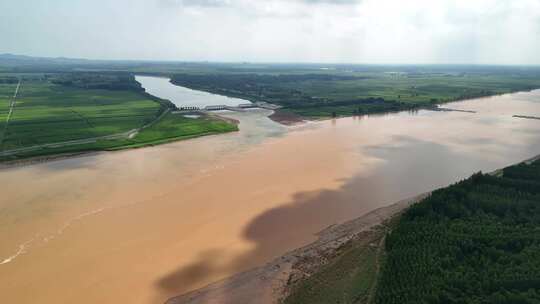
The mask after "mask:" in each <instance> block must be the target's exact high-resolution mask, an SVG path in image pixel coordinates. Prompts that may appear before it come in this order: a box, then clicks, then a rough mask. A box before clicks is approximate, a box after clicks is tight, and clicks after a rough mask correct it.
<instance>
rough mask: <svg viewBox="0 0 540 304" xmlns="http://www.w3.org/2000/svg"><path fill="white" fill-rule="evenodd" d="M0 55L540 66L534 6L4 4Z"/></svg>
mask: <svg viewBox="0 0 540 304" xmlns="http://www.w3.org/2000/svg"><path fill="white" fill-rule="evenodd" d="M0 38H1V40H0V53H15V54H26V55H37V56H52V57H58V56H64V57H81V58H95V59H151V60H182V61H249V62H255V61H263V62H335V63H477V64H484V63H487V64H540V0H288V1H286V0H1V1H0Z"/></svg>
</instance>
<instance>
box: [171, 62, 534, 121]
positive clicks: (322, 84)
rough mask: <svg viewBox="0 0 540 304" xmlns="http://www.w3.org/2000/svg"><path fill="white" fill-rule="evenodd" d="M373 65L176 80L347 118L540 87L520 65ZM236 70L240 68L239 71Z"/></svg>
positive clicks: (180, 75) (318, 114) (308, 112)
mask: <svg viewBox="0 0 540 304" xmlns="http://www.w3.org/2000/svg"><path fill="white" fill-rule="evenodd" d="M395 70H396V71H392V67H368V66H358V67H356V68H355V70H349V69H346V68H341V69H334V70H324V71H321V70H320V69H318V70H316V69H312V70H311V72H306V70H303V71H304V74H299V73H298V72H299V71H296V70H280V72H281V73H282V74H272V73H274V72H276V71H275V70H273V69H268V70H267V72H266V73H265V72H261V70H259V71H258V72H257V73H245V72H242V70H241V69H239V68H237V69H236V70H235V69H232V68H231V69H229V70H227V71H226V72H223V71H220V72H213V73H208V72H204V71H201V72H200V73H194V72H192V71H191V72H190V73H177V74H174V75H173V76H172V81H173V83H175V84H178V85H181V86H185V87H188V88H191V89H198V90H204V91H208V92H211V93H216V94H221V95H226V96H230V97H238V98H244V99H247V100H250V101H265V102H270V103H274V104H278V105H281V106H283V107H284V109H285V110H286V111H290V112H293V113H296V114H300V115H302V116H307V117H315V118H316V117H328V116H336V115H337V116H340V115H343V116H346V115H355V114H363V113H381V112H391V111H400V110H408V109H415V108H419V107H430V106H433V105H435V104H440V103H444V102H449V101H455V100H462V99H468V98H476V97H482V96H491V95H497V94H503V93H510V92H516V91H524V90H531V89H538V88H540V70H539V69H537V68H528V69H527V68H519V67H504V68H503V67H500V68H493V67H462V66H458V67H455V66H450V67H444V66H432V67H414V66H410V67H395ZM233 71H236V72H233Z"/></svg>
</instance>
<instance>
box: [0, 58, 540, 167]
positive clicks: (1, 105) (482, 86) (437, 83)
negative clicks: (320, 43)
mask: <svg viewBox="0 0 540 304" xmlns="http://www.w3.org/2000/svg"><path fill="white" fill-rule="evenodd" d="M134 74H141V75H156V76H164V77H170V78H171V82H172V83H174V84H177V85H181V86H185V87H188V88H191V89H195V90H202V91H207V92H210V93H215V94H220V95H224V96H229V97H238V98H242V99H246V100H249V101H252V102H257V101H264V102H270V103H273V104H277V105H280V106H282V109H280V110H279V113H277V115H276V116H275V117H280V116H281V117H288V119H292V120H297V121H301V120H302V119H301V118H302V117H307V118H314V119H318V118H328V117H337V116H350V115H363V114H372V113H385V112H394V111H403V110H416V109H420V108H432V107H435V106H436V105H437V104H440V103H444V102H449V101H454V100H461V99H468V98H475V97H482V96H491V95H496V94H503V93H509V92H515V91H523V90H531V89H535V88H540V68H538V67H524V66H504V67H503V66H467V65H405V66H391V65H347V64H342V65H336V64H333V65H332V64H234V63H189V62H145V61H96V60H83V59H69V58H34V57H27V56H17V55H9V54H4V55H0V132H1V133H0V149H1V151H0V153H2V151H3V152H4V153H3V154H0V161H1V160H14V159H20V158H25V157H29V156H37V155H49V154H56V153H62V152H77V151H88V150H103V149H118V148H122V147H135V146H142V145H145V144H155V143H161V142H166V141H170V140H173V139H180V138H189V137H193V136H198V135H205V134H215V133H221V132H228V131H233V130H237V127H236V126H234V125H232V124H230V123H227V122H225V121H217V120H215V119H213V118H211V117H208V116H204V117H202V119H201V120H187V119H182V117H179V116H173V114H171V113H169V112H167V111H168V110H170V109H174V108H175V107H174V105H173V104H171V103H170V102H168V101H166V100H162V99H159V98H157V97H154V96H151V95H149V94H147V93H145V92H144V89H143V88H141V86H140V84H139V83H137V82H136V81H135V80H134V76H133V75H134ZM20 79H21V80H22V85H21V88H20V90H19V93H18V95H17V97H16V98H15V102H14V103H13V104H14V107H11V105H12V101H13V98H12V95H13V94H14V92H15V90H16V87H17V83H18V81H19V80H20ZM11 108H13V111H12V115H10V114H9V113H10V111H11ZM8 116H10V117H9V118H8ZM291 117H292V118H291ZM163 118H166V120H165V121H166V123H163V124H161V123H156V122H158V121H159V120H161V119H163ZM8 119H9V122H8ZM278 120H279V119H278ZM173 121H174V122H175V123H174V124H177V125H178V126H177V127H174V128H171V126H172V125H173V123H172V122H173ZM151 123H152V124H154V126H153V129H154V130H155V129H156V128H160V127H162V126H165V125H166V126H167V128H166V130H162V132H154V133H153V134H154V136H153V138H152V140H143V138H148V137H146V136H144V130H139V131H143V132H138V133H137V132H135V133H134V137H133V136H125V135H126V134H125V133H127V132H130V131H136V130H137V129H140V128H142V127H143V126H148V125H149V124H151ZM193 124H195V125H196V126H197V127H194V126H192V125H193ZM180 125H183V126H186V128H183V127H179V126H180ZM190 125H191V126H190ZM115 134H116V135H119V136H116V137H115V136H112V135H115ZM122 134H123V135H124V136H120V135H122ZM111 136H112V137H114V138H110V137H111ZM105 137H109V138H105ZM119 137H121V138H119ZM91 139H95V140H91ZM77 140H86V142H81V143H71V144H69V145H68V146H64V145H54V146H51V145H50V144H55V143H62V142H66V141H77ZM89 141H91V142H89ZM44 145H48V146H44ZM32 146H34V147H36V148H35V149H32V150H31V151H29V150H28V149H27V148H28V147H32ZM16 149H19V151H18V152H17V153H10V154H9V155H7V154H6V153H5V151H10V150H11V151H14V150H16ZM20 149H23V150H20ZM24 149H26V150H24Z"/></svg>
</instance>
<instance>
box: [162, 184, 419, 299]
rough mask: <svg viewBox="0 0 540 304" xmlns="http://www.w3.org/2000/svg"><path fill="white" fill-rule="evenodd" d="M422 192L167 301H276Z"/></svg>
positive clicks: (368, 236) (367, 238)
mask: <svg viewBox="0 0 540 304" xmlns="http://www.w3.org/2000/svg"><path fill="white" fill-rule="evenodd" d="M429 194H430V192H428V193H423V194H420V195H417V196H415V197H412V198H409V199H405V200H402V201H399V202H397V203H394V204H392V205H390V206H387V207H382V208H378V209H376V210H373V211H371V212H369V213H367V214H365V215H363V216H361V217H359V218H357V219H354V220H351V221H348V222H345V223H342V224H339V225H332V226H330V227H328V228H326V229H324V230H323V231H321V232H319V233H318V237H319V238H318V240H317V241H315V242H313V243H311V244H309V245H307V246H304V247H302V248H299V249H296V250H293V251H290V252H288V253H286V254H285V255H283V256H281V257H279V258H276V259H275V260H273V261H271V262H269V263H267V264H266V265H264V266H262V267H258V268H255V269H252V270H249V271H246V272H243V273H239V274H236V275H233V276H231V277H229V278H226V279H224V280H222V281H219V282H216V283H213V284H210V285H208V286H206V287H203V288H201V289H198V290H195V291H192V292H189V293H186V294H184V295H181V296H177V297H173V298H171V299H169V300H167V302H166V304H202V303H222V304H229V303H230V304H233V303H234V304H243V303H263V304H271V303H278V302H279V301H280V300H281V299H283V298H284V297H285V296H286V295H287V294H288V288H289V285H290V284H293V283H294V282H296V281H298V280H300V279H302V278H303V277H305V276H307V275H309V274H308V273H309V272H311V271H314V270H315V269H317V268H319V267H320V266H321V265H323V264H325V262H326V260H327V258H328V257H331V256H333V255H334V254H335V252H336V251H337V250H338V249H339V248H340V247H341V246H343V245H344V244H346V243H347V242H349V241H351V240H353V239H354V240H359V241H361V242H362V241H365V242H371V241H372V240H373V239H375V238H377V236H374V235H373V233H371V234H370V233H369V232H373V230H375V229H376V228H377V227H380V225H382V224H383V223H384V222H385V221H386V220H389V219H390V218H391V217H393V216H394V215H397V214H399V213H400V212H401V211H403V210H404V209H405V208H407V207H408V206H410V205H411V204H413V203H415V202H417V201H419V200H421V199H423V198H425V197H427V196H428V195H429Z"/></svg>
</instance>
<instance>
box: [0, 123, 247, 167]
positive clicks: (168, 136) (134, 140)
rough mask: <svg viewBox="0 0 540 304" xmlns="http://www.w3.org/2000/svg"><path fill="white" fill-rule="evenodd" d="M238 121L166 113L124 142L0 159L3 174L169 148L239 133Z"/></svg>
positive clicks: (58, 147) (52, 147)
mask: <svg viewBox="0 0 540 304" xmlns="http://www.w3.org/2000/svg"><path fill="white" fill-rule="evenodd" d="M238 124H239V121H237V120H235V119H229V118H226V117H221V116H219V115H216V114H208V115H206V114H205V115H201V117H199V118H188V117H184V116H183V115H182V114H173V113H170V112H166V113H164V115H162V117H160V118H159V119H158V120H156V121H155V122H154V123H152V124H149V125H147V126H145V127H143V128H140V129H138V130H134V131H130V132H128V133H129V134H126V135H125V136H123V137H122V138H118V139H116V138H111V139H108V138H103V139H100V138H96V139H90V140H88V141H84V142H81V143H78V142H74V143H73V144H71V143H70V142H68V143H67V144H64V143H54V144H48V145H43V146H39V147H36V149H29V150H23V151H21V152H19V153H15V154H13V155H4V156H0V170H1V169H4V168H11V167H16V166H24V165H30V164H36V163H40V162H46V161H53V160H59V159H65V158H71V157H80V156H83V155H89V154H95V153H97V152H100V151H118V150H126V149H136V148H143V147H148V146H155V145H160V144H166V143H170V142H175V141H179V140H187V139H193V138H197V137H201V136H208V135H216V134H221V133H227V132H233V131H238Z"/></svg>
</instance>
